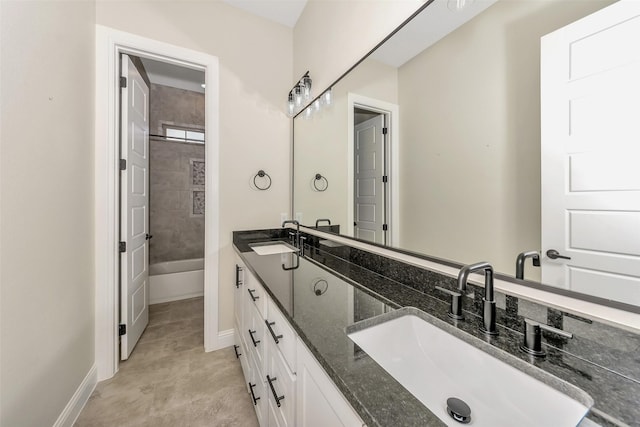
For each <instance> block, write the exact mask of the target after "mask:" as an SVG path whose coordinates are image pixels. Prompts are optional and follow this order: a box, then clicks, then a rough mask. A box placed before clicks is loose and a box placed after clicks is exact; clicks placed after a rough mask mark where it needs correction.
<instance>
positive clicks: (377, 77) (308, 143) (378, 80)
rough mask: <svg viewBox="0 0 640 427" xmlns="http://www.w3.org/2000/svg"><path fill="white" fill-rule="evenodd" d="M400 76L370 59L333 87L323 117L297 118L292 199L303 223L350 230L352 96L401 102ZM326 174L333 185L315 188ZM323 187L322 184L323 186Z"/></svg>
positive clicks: (390, 68) (317, 115)
mask: <svg viewBox="0 0 640 427" xmlns="http://www.w3.org/2000/svg"><path fill="white" fill-rule="evenodd" d="M397 76H398V73H397V70H396V68H395V67H391V66H389V65H385V64H383V63H381V62H378V61H374V60H372V59H369V60H366V61H364V62H363V63H362V64H361V65H360V66H359V67H358V68H357V69H355V70H354V71H353V72H352V73H350V74H349V75H348V76H347V77H346V78H344V79H343V80H341V81H340V82H339V83H338V84H337V85H336V86H335V87H334V88H333V93H332V95H333V97H334V98H333V99H334V102H333V105H332V106H331V108H324V109H323V110H321V112H320V114H316V115H314V116H312V118H311V119H304V118H302V117H301V116H300V117H298V118H296V119H295V125H294V144H295V145H294V165H295V177H294V183H293V189H294V190H293V200H294V207H295V209H294V211H295V214H296V215H298V213H301V214H302V222H301V223H302V224H305V225H311V226H313V225H315V221H316V219H319V218H328V219H330V220H331V224H333V225H336V224H337V225H340V231H341V232H342V233H343V234H344V233H346V231H347V225H348V224H347V205H348V204H349V200H348V198H347V189H348V185H346V183H347V167H348V162H349V160H348V159H349V157H348V152H347V151H348V150H347V136H348V134H349V132H353V129H351V130H350V129H349V127H348V123H347V118H348V114H349V111H348V102H347V98H348V94H349V93H352V94H357V95H362V96H366V97H368V98H374V99H377V100H379V101H385V102H390V103H394V104H395V103H397V100H398V79H397ZM316 173H320V174H322V175H323V176H324V177H326V178H327V180H328V181H329V187H328V188H327V190H326V191H322V192H318V191H315V190H314V189H313V183H312V181H313V178H314V176H315V174H316ZM321 185H322V184H320V183H318V186H319V187H321Z"/></svg>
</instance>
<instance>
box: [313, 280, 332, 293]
mask: <svg viewBox="0 0 640 427" xmlns="http://www.w3.org/2000/svg"><path fill="white" fill-rule="evenodd" d="M312 282H313V293H314V294H316V295H317V296H320V295H323V294H324V293H325V292H327V290H328V289H329V283H328V282H327V281H326V280H325V279H323V278H322V277H317V278H315V279H313V280H312Z"/></svg>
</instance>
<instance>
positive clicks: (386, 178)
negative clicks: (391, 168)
mask: <svg viewBox="0 0 640 427" xmlns="http://www.w3.org/2000/svg"><path fill="white" fill-rule="evenodd" d="M382 182H385V183H386V182H389V177H388V176H387V175H384V176H383V177H382Z"/></svg>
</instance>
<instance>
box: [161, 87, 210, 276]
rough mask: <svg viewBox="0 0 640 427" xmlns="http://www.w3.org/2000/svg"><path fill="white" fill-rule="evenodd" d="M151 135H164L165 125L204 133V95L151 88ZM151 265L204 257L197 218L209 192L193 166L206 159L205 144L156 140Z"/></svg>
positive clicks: (200, 219)
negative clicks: (200, 202)
mask: <svg viewBox="0 0 640 427" xmlns="http://www.w3.org/2000/svg"><path fill="white" fill-rule="evenodd" d="M149 99H150V102H149V104H150V111H149V113H150V117H149V120H150V123H149V124H150V132H151V134H156V135H164V129H163V124H168V125H176V126H179V127H187V128H195V129H204V123H205V122H204V117H205V114H204V94H202V93H198V92H191V91H187V90H182V89H176V88H172V87H168V86H161V85H157V84H151V91H150V97H149ZM149 146H150V165H149V166H150V172H149V187H150V200H149V204H150V209H149V210H150V230H151V234H152V235H153V239H151V242H150V243H151V245H150V249H149V263H150V264H155V263H158V262H164V261H175V260H180V259H191V258H202V257H203V256H204V216H203V215H194V213H193V208H194V199H193V198H194V194H196V195H195V197H196V201H198V200H199V197H200V193H199V192H202V191H203V190H204V186H203V185H199V184H200V183H199V182H197V179H196V184H194V179H193V177H192V172H191V170H192V162H193V161H194V160H202V159H204V145H196V144H186V143H181V142H169V141H164V140H159V139H154V138H153V137H151V138H150V141H149Z"/></svg>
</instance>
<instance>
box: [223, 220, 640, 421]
mask: <svg viewBox="0 0 640 427" xmlns="http://www.w3.org/2000/svg"><path fill="white" fill-rule="evenodd" d="M306 231H307V232H304V231H302V232H299V233H296V232H295V229H291V228H286V229H272V230H253V231H238V232H235V233H234V237H233V241H234V247H235V249H236V252H237V259H236V272H237V274H236V281H235V289H236V295H235V304H236V306H235V313H236V318H235V335H236V338H235V339H236V347H235V348H236V354H237V355H238V359H239V360H240V362H241V364H242V367H243V371H244V374H245V378H246V382H247V392H248V393H250V396H251V397H252V398H253V402H254V404H255V407H256V413H257V415H258V419H259V421H260V425H261V426H267V425H268V426H274V425H277V426H294V425H299V426H327V425H332V426H334V425H344V426H353V425H367V426H391V425H402V426H412V425H415V426H427V425H428V426H439V425H450V426H451V425H453V426H456V425H460V424H464V423H468V424H469V425H475V426H483V425H485V426H502V425H518V426H526V425H530V426H551V425H553V426H565V425H566V426H570V425H578V424H579V425H580V426H581V427H585V426H594V425H601V426H611V425H619V426H623V425H640V408H639V406H640V405H638V404H639V396H640V363H639V362H638V359H637V354H638V350H639V349H640V336H639V335H637V334H636V333H633V332H630V331H627V330H624V329H619V328H616V327H613V326H610V325H606V324H603V323H599V322H598V321H595V320H593V319H589V318H587V317H583V316H581V315H576V314H575V313H567V312H563V311H560V310H557V309H554V308H550V307H546V306H544V305H541V304H538V303H534V302H531V301H527V300H524V299H522V298H516V297H514V296H511V295H505V294H503V293H501V292H495V294H494V295H493V296H492V298H491V299H490V300H489V301H491V302H493V304H491V305H492V306H493V311H494V313H495V314H494V315H493V322H494V329H495V331H493V332H494V333H491V334H490V333H487V330H486V329H487V328H486V326H487V319H486V312H487V304H486V302H487V294H488V293H487V291H486V289H485V288H484V287H482V286H479V285H475V284H473V283H468V284H466V279H465V287H464V289H463V290H462V289H460V288H461V287H460V286H459V284H458V282H457V280H456V278H455V277H449V276H446V275H443V274H441V273H438V272H435V271H430V270H427V269H424V268H419V267H416V266H413V265H410V264H406V263H403V262H400V261H396V260H393V259H390V258H386V257H383V256H381V255H377V254H375V253H373V252H368V251H365V250H362V249H358V248H355V247H353V246H350V245H348V244H345V243H343V242H342V241H340V240H339V239H337V241H334V240H330V239H326V235H323V234H322V233H314V232H313V231H311V230H306ZM456 293H460V294H461V296H460V297H459V298H460V299H461V301H460V304H458V306H459V307H460V308H461V310H460V312H461V315H458V316H455V315H452V314H455V313H453V312H455V311H456V310H455V307H454V306H455V304H453V298H454V296H455V295H456ZM456 307H457V306H456ZM491 310H492V309H489V312H491ZM460 317H462V319H461V318H460ZM489 323H491V322H489ZM544 328H547V329H553V330H555V332H551V333H547V332H546V331H545V332H541V329H544ZM490 332H491V331H490ZM526 335H528V336H527V339H526V340H525V336H526ZM583 417H584V418H583Z"/></svg>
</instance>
